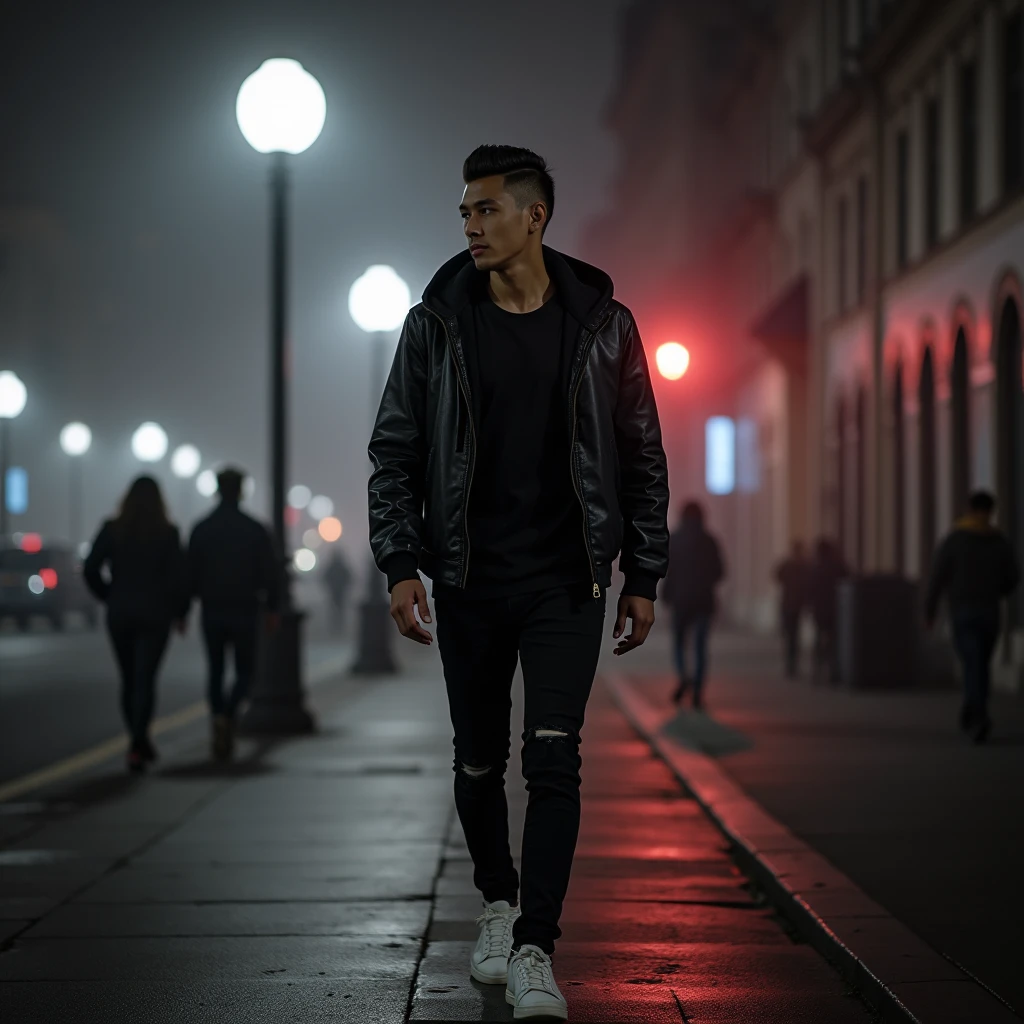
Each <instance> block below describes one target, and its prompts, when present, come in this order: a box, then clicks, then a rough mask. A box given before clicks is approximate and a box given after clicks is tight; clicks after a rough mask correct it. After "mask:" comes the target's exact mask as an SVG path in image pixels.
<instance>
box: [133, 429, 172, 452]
mask: <svg viewBox="0 0 1024 1024" xmlns="http://www.w3.org/2000/svg"><path fill="white" fill-rule="evenodd" d="M132 454H133V455H134V456H135V458H137V459H138V460H139V462H159V461H160V460H161V459H162V458H163V457H164V456H165V455H166V454H167V431H165V430H164V428H163V427H161V426H160V424H159V423H151V422H146V423H143V424H142V426H140V427H139V428H138V429H137V430H136V431H135V433H134V434H132Z"/></svg>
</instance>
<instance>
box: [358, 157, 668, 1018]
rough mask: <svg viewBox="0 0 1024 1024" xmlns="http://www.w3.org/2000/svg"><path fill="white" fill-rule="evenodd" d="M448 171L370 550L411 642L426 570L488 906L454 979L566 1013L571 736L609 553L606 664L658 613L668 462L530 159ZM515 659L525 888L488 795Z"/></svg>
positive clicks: (478, 162) (384, 411) (643, 375)
mask: <svg viewBox="0 0 1024 1024" xmlns="http://www.w3.org/2000/svg"><path fill="white" fill-rule="evenodd" d="M463 179H464V182H465V186H466V187H465V191H464V193H463V197H462V203H461V205H460V208H459V215H460V216H461V217H462V219H463V223H464V227H463V230H464V233H465V237H466V248H467V250H468V251H463V252H462V253H460V254H458V255H457V256H455V257H453V258H452V259H451V260H449V261H448V262H447V263H445V264H444V266H442V267H441V268H440V270H438V272H437V274H435V276H434V278H433V280H432V281H431V283H430V284H429V285H428V287H427V290H426V292H425V293H424V295H423V303H422V304H421V305H417V306H416V307H415V308H413V309H412V310H410V312H409V315H408V317H407V319H406V322H405V327H404V328H403V330H402V336H401V338H400V340H399V342H398V351H397V353H396V355H395V360H394V364H393V366H392V368H391V373H390V376H389V378H388V382H387V386H386V388H385V390H384V396H383V399H382V400H381V404H380V410H379V412H378V414H377V421H376V424H375V425H374V429H373V436H372V438H371V440H370V459H371V461H372V463H373V467H374V469H373V473H372V475H371V477H370V484H369V505H370V508H369V511H370V544H371V546H372V548H373V554H374V557H375V559H376V561H377V565H378V566H379V567H380V569H381V570H382V571H384V572H385V573H386V574H387V577H388V589H389V590H390V591H391V614H392V617H393V618H394V619H395V623H396V625H397V626H398V628H399V630H400V631H401V633H402V634H403V635H404V636H406V637H408V638H409V639H411V640H414V641H417V642H419V643H422V644H430V643H432V641H433V637H432V636H431V634H430V633H429V632H428V631H427V630H426V629H424V628H423V625H421V623H429V622H430V621H431V618H430V610H429V607H428V605H427V595H426V589H425V588H424V586H423V582H422V580H421V579H420V577H419V574H418V572H417V567H421V568H422V569H423V570H424V572H426V574H427V575H428V576H429V577H430V578H431V579H432V580H433V581H434V592H433V596H434V600H435V601H436V603H437V639H438V644H439V646H440V652H441V661H442V663H443V665H444V675H445V682H446V685H447V688H448V702H449V707H450V711H451V717H452V724H453V726H454V732H455V761H454V768H455V805H456V808H457V810H458V814H459V819H460V821H461V823H462V828H463V831H464V833H465V836H466V843H467V845H468V847H469V852H470V855H471V856H472V858H473V865H474V880H475V883H476V886H477V888H478V889H480V891H481V894H482V896H483V899H484V906H483V912H482V914H481V915H480V917H479V918H478V920H477V924H478V925H479V928H480V933H479V937H478V940H477V944H476V947H475V948H474V950H473V952H472V953H471V955H470V962H469V964H468V965H467V966H468V967H469V971H470V974H471V975H472V977H473V978H475V979H476V980H477V981H479V982H483V983H484V984H490V985H503V986H505V987H506V997H507V998H508V1000H509V1002H510V1003H512V1004H513V1006H514V1010H513V1015H514V1016H515V1018H516V1019H517V1020H523V1019H526V1018H539V1017H546V1018H548V1019H552V1018H554V1019H557V1020H564V1019H565V1018H566V1016H567V1013H568V1010H567V1007H566V1001H565V998H564V997H563V996H562V993H561V992H560V991H559V989H558V986H557V984H556V983H555V979H554V974H553V970H552V962H551V955H552V953H553V952H554V949H555V942H556V941H557V939H558V937H559V936H560V935H561V931H560V928H559V918H560V916H561V911H562V903H563V900H564V898H565V893H566V889H567V886H568V884H569V876H570V873H571V870H572V861H573V853H574V850H575V848H576V839H577V836H578V833H579V823H580V766H581V760H580V754H579V747H580V742H581V739H580V730H581V729H582V727H583V720H584V714H585V710H586V706H587V700H588V698H589V696H590V691H591V688H592V686H593V681H594V673H595V671H596V669H597V663H598V658H599V656H600V652H601V641H602V636H603V634H604V624H605V604H606V599H607V592H608V587H609V585H610V583H611V579H612V562H613V561H614V560H615V558H616V556H617V555H618V554H619V550H620V548H621V551H622V557H621V562H620V564H621V566H622V569H623V571H624V573H625V577H626V579H625V584H624V585H623V588H622V593H621V595H620V596H619V599H618V607H617V611H616V617H615V625H614V627H613V629H612V636H613V638H615V639H616V640H619V643H618V645H617V646H616V648H615V654H617V655H622V654H627V653H629V652H630V651H632V650H635V649H636V648H637V647H639V646H640V645H641V644H642V643H643V642H644V641H645V640H646V638H647V635H648V633H649V632H650V629H651V627H652V625H653V624H654V601H655V598H656V597H657V586H658V580H659V578H660V577H661V576H663V575H664V573H665V569H666V567H667V561H668V529H667V524H666V521H665V520H666V508H667V503H668V470H667V467H666V464H665V453H664V451H663V449H662V445H661V431H660V428H659V425H658V412H657V408H656V405H655V400H654V392H653V390H652V387H651V380H650V374H649V372H648V368H647V363H646V360H645V356H644V347H643V344H642V343H641V341H640V337H639V334H638V332H637V329H636V324H635V323H634V321H633V317H632V315H631V314H630V312H629V310H628V309H626V308H625V307H624V306H622V305H620V304H619V303H617V302H616V301H615V300H614V299H613V298H612V292H613V287H612V281H611V279H610V278H609V277H608V275H607V274H605V273H603V272H602V271H600V270H598V269H597V268H596V267H592V266H589V265H588V264H586V263H583V262H581V261H579V260H576V259H573V258H571V257H567V256H563V255H561V254H560V253H557V252H555V251H554V250H553V249H549V248H547V247H545V246H543V245H542V241H541V240H542V237H543V234H544V229H545V228H546V227H547V224H548V220H549V218H550V216H551V213H552V211H553V208H554V183H553V182H552V180H551V176H550V174H549V173H548V171H547V166H546V164H545V162H544V160H543V159H542V158H541V157H539V156H537V154H536V153H532V152H530V151H529V150H523V149H518V148H515V147H512V146H481V147H479V148H478V149H477V150H475V151H474V152H473V153H472V154H470V156H469V158H468V159H467V160H466V162H465V164H464V167H463ZM453 212H454V211H453ZM417 612H418V615H417ZM627 619H628V620H631V626H630V627H629V632H628V634H626V629H627V626H626V621H627ZM623 634H626V635H623ZM620 638H621V639H620ZM519 662H521V663H522V668H523V685H524V688H525V693H526V710H525V719H524V721H523V750H522V765H523V774H524V776H525V777H526V782H527V788H528V789H529V792H530V800H529V804H528V806H527V810H526V824H525V829H524V833H523V849H522V879H521V881H522V889H521V893H520V876H519V873H518V872H517V871H516V867H515V864H514V862H513V859H512V853H511V850H510V847H509V825H508V805H507V803H506V800H505V770H506V765H507V762H508V757H509V740H510V721H509V715H510V712H511V709H512V699H511V687H512V679H513V676H514V674H515V671H516V665H517V663H519ZM516 731H517V732H518V730H516ZM520 896H521V901H520ZM520 903H521V908H522V909H521V912H520Z"/></svg>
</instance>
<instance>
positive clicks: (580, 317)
mask: <svg viewBox="0 0 1024 1024" xmlns="http://www.w3.org/2000/svg"><path fill="white" fill-rule="evenodd" d="M544 266H545V267H546V268H547V272H548V276H549V277H550V278H551V280H552V281H553V282H554V285H555V291H556V293H557V294H558V297H559V301H560V302H561V303H562V304H563V305H564V306H565V309H566V310H567V311H568V313H569V314H570V316H572V317H573V319H574V320H576V321H577V322H578V323H580V324H581V325H582V326H583V327H585V328H587V330H590V331H595V330H597V328H598V327H599V326H600V325H601V322H602V321H603V320H604V317H605V314H606V312H607V309H608V304H609V303H610V302H611V299H612V294H613V292H614V286H613V284H612V279H611V278H610V277H609V276H608V275H607V274H606V273H605V272H604V271H603V270H598V268H597V267H593V266H591V265H590V264H589V263H584V262H583V261H582V260H577V259H574V258H573V257H572V256H566V255H564V254H563V253H560V252H557V251H556V250H554V249H551V248H549V247H548V246H546V245H545V246H544ZM485 284H486V272H485V271H481V270H477V269H476V266H475V264H474V263H473V258H472V256H470V255H469V252H468V251H466V252H460V253H459V254H458V255H456V256H453V257H452V258H451V259H450V260H448V262H447V263H445V264H443V265H442V266H441V268H440V269H439V270H438V271H437V273H436V274H435V275H434V276H433V278H432V279H431V281H430V284H428V285H427V287H426V289H425V291H424V292H423V305H424V306H426V307H427V309H429V310H430V311H431V312H432V313H436V314H437V315H438V316H440V317H442V318H443V319H450V318H451V317H454V316H458V315H459V313H460V312H461V311H462V309H463V308H464V307H465V306H466V305H467V304H468V303H469V302H471V301H472V300H473V299H474V297H475V296H477V295H479V294H480V291H481V289H483V288H484V287H485Z"/></svg>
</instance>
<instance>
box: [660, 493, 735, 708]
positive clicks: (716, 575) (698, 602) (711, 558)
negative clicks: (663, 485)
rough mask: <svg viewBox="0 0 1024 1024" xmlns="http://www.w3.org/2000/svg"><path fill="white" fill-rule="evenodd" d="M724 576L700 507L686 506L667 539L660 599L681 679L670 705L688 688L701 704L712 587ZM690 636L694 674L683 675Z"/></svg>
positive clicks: (695, 702)
mask: <svg viewBox="0 0 1024 1024" xmlns="http://www.w3.org/2000/svg"><path fill="white" fill-rule="evenodd" d="M724 577H725V565H724V563H723V561H722V552H721V549H720V548H719V546H718V541H716V540H715V538H714V537H712V536H711V534H710V533H708V531H707V530H706V529H705V528H704V509H703V508H701V506H700V505H698V504H697V502H695V501H690V502H687V504H686V505H685V506H684V508H683V514H682V518H681V521H680V526H679V529H678V530H676V531H675V532H674V533H673V534H672V537H671V539H670V541H669V570H668V577H667V578H666V580H665V585H664V590H663V592H662V596H663V597H664V598H665V600H666V601H667V602H668V603H669V604H670V605H671V606H672V625H673V629H674V646H673V652H674V654H675V667H676V672H677V674H678V677H679V681H678V683H677V685H676V690H675V693H674V694H673V696H672V700H673V703H675V704H681V703H682V701H683V698H684V697H685V696H686V693H687V691H688V690H690V689H691V688H692V692H693V706H694V707H695V708H701V707H702V706H703V703H704V677H705V675H706V673H707V663H708V657H707V645H708V632H709V630H710V629H711V620H712V618H713V617H714V614H715V587H716V586H717V585H718V584H719V583H720V582H721V581H722V580H723V579H724ZM691 632H692V634H693V644H694V664H693V676H692V677H691V676H690V675H689V674H688V673H687V671H686V660H687V659H686V648H687V641H688V639H689V637H690V633H691Z"/></svg>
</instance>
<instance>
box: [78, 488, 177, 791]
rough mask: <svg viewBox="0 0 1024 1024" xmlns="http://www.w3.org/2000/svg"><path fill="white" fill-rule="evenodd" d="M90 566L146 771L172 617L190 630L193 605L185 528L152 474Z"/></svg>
mask: <svg viewBox="0 0 1024 1024" xmlns="http://www.w3.org/2000/svg"><path fill="white" fill-rule="evenodd" d="M104 568H105V569H106V573H104ZM84 572H85V580H86V583H87V584H88V586H89V589H90V590H91V591H92V592H93V593H94V594H95V595H96V597H97V598H98V599H99V600H100V601H103V602H104V603H105V604H106V606H107V631H108V632H109V633H110V642H111V645H112V646H113V648H114V655H115V656H116V658H117V664H118V668H119V669H120V672H121V712H122V714H123V715H124V722H125V726H126V727H127V729H128V737H129V740H130V746H129V748H128V769H129V771H132V772H141V771H143V770H144V769H145V766H146V763H147V762H148V761H153V760H155V759H156V751H155V750H154V749H153V744H152V743H151V742H150V739H149V723H150V719H151V718H152V717H153V705H154V702H155V696H156V676H157V671H158V669H159V668H160V662H161V660H162V659H163V656H164V651H165V650H166V648H167V639H168V636H169V635H170V631H171V625H172V623H174V622H175V621H177V626H178V631H179V632H182V633H183V632H184V631H185V616H186V615H187V613H188V603H189V602H188V588H187V577H186V571H185V556H184V552H183V551H182V548H181V541H180V539H179V537H178V530H177V527H175V526H174V525H173V524H172V523H171V522H170V520H169V519H168V518H167V512H166V510H165V508H164V501H163V496H162V495H161V494H160V487H159V485H158V484H157V482H156V481H155V480H154V479H153V478H152V477H151V476H140V477H139V478H138V479H137V480H136V481H135V482H134V483H133V484H132V485H131V487H129V488H128V493H127V494H126V495H125V496H124V500H123V501H122V502H121V511H120V513H119V514H118V516H117V518H116V519H110V520H108V521H107V522H105V523H104V524H103V527H102V529H101V530H100V532H99V533H98V534H97V536H96V539H95V540H94V541H93V545H92V551H90V552H89V557H88V558H87V559H86V560H85V568H84Z"/></svg>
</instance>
